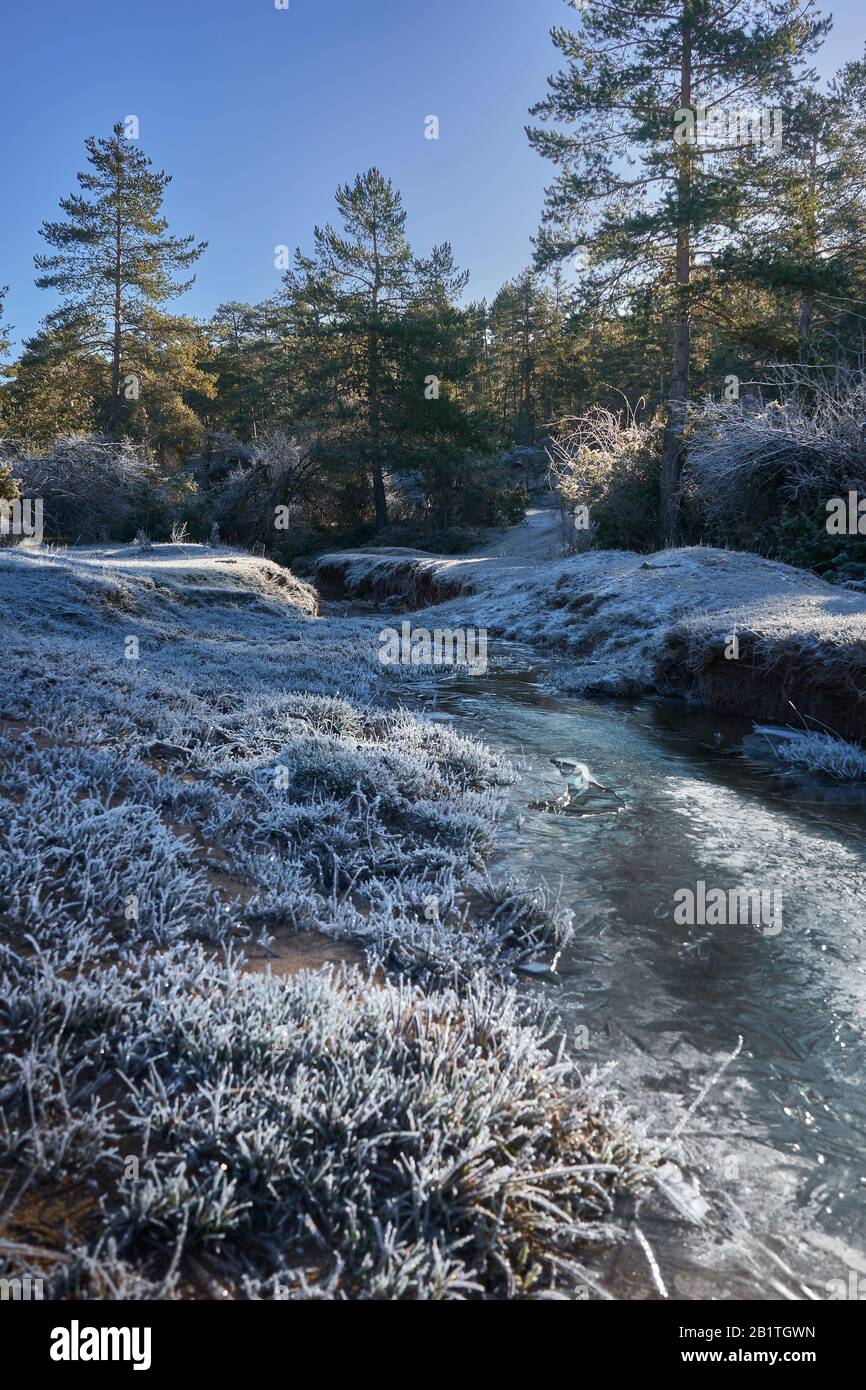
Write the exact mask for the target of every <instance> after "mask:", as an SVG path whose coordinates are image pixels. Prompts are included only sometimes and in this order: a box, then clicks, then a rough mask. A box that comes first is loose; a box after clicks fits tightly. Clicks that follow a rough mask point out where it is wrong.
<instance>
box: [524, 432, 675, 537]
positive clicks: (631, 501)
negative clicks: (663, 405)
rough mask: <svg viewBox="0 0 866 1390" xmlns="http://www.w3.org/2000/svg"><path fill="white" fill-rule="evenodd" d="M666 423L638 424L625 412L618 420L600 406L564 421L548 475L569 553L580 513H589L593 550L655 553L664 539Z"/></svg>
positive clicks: (551, 449)
mask: <svg viewBox="0 0 866 1390" xmlns="http://www.w3.org/2000/svg"><path fill="white" fill-rule="evenodd" d="M661 442H662V422H661V419H660V417H657V418H654V419H653V420H651V421H650V422H648V423H641V422H640V421H639V420H638V417H637V414H636V411H635V410H633V409H632V408H631V407H630V406H627V407H626V408H625V409H624V410H623V411H620V412H618V413H617V414H614V412H613V411H610V410H606V409H605V408H604V407H603V406H600V405H596V406H593V407H592V408H591V409H590V410H588V411H587V412H586V414H585V415H582V416H579V417H578V418H576V419H570V420H565V421H563V422H562V423H561V425H560V427H559V432H558V433H557V434H556V435H554V437H553V438H552V440H551V443H550V446H549V451H548V452H549V456H550V472H551V476H552V478H553V481H554V484H555V486H556V488H557V490H558V492H559V495H560V497H561V499H562V502H563V505H564V509H565V513H566V521H565V527H564V529H565V533H566V536H567V537H568V544H567V549H569V550H571V549H580V548H581V546H580V543H579V542H580V535H579V533H578V534H577V537H576V538H574V537H572V536H571V535H570V534H569V532H570V530H571V529H573V521H574V518H575V516H577V515H578V509H579V508H586V513H587V514H588V519H589V524H590V528H591V538H592V543H593V544H594V545H597V546H600V547H602V548H610V549H622V550H644V551H645V550H654V549H656V548H657V547H658V544H659V538H660V516H659V501H658V478H659V465H660V458H661ZM569 519H571V526H569Z"/></svg>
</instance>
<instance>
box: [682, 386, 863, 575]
mask: <svg viewBox="0 0 866 1390" xmlns="http://www.w3.org/2000/svg"><path fill="white" fill-rule="evenodd" d="M775 380H776V382H777V389H778V393H779V399H778V400H773V401H767V402H765V401H763V400H761V399H760V398H758V397H754V396H751V397H743V398H741V399H740V400H739V401H725V400H722V401H714V400H705V401H703V402H702V403H700V404H698V405H696V406H695V407H694V408H693V409H692V411H691V414H690V428H689V445H688V458H687V464H686V468H685V472H684V483H685V487H686V490H687V492H688V493H689V494H690V496H691V498H692V500H693V502H694V503H695V504H696V506H697V508H698V510H699V512H700V515H701V518H702V522H703V527H704V530H705V533H706V534H707V537H708V539H711V540H720V541H723V542H725V543H727V544H731V545H735V546H741V547H744V548H749V549H754V550H757V551H759V552H761V553H764V554H769V555H772V556H773V557H774V558H777V559H780V560H785V561H787V562H788V563H791V564H798V565H801V566H810V567H813V568H815V569H817V570H819V571H820V572H822V573H823V572H825V571H828V570H833V569H834V568H836V567H837V565H838V564H839V563H842V564H844V563H845V561H846V560H852V559H861V560H866V548H863V547H861V549H862V550H863V553H862V554H856V555H855V554H854V552H855V550H856V549H857V545H856V541H855V544H854V546H852V545H851V544H850V543H849V539H848V538H847V537H842V538H839V537H830V536H828V534H827V530H826V525H825V523H826V517H827V513H826V505H825V504H826V502H827V500H828V499H829V498H831V497H835V496H838V495H845V494H847V492H848V491H849V490H853V491H859V492H860V493H861V494H864V493H866V454H864V439H866V386H864V384H863V382H862V381H859V380H857V379H856V377H854V376H852V375H851V374H847V373H836V374H835V375H834V376H833V378H832V380H831V379H829V378H828V379H826V380H820V379H818V380H816V379H815V374H814V373H806V371H805V369H803V368H798V367H794V366H790V367H780V368H776V369H775ZM831 577H832V575H831Z"/></svg>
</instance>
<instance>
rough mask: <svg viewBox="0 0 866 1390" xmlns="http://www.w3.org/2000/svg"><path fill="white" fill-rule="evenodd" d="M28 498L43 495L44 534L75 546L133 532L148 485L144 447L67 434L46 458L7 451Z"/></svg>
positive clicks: (6, 459) (147, 469) (54, 444)
mask: <svg viewBox="0 0 866 1390" xmlns="http://www.w3.org/2000/svg"><path fill="white" fill-rule="evenodd" d="M4 454H5V456H4V459H3V462H7V463H9V464H10V465H11V468H12V472H13V475H14V476H15V478H16V479H17V480H18V483H19V486H20V489H21V492H22V494H23V495H24V496H25V497H41V498H42V500H43V509H44V526H45V533H46V535H48V536H51V537H54V538H55V539H63V540H66V541H68V542H70V543H73V544H74V543H76V542H87V541H98V540H106V539H114V538H120V537H121V536H123V534H124V533H128V532H129V529H130V527H131V525H132V523H133V519H134V517H135V516H136V514H137V512H138V511H139V509H140V505H141V499H142V496H143V493H144V491H145V489H146V487H147V485H148V482H149V468H150V457H149V455H148V453H147V450H146V449H145V448H143V447H142V446H141V445H136V444H131V443H129V442H128V441H126V440H124V441H122V442H121V443H115V442H113V441H110V440H104V439H99V438H96V437H91V436H83V435H66V436H64V437H62V438H60V439H57V440H55V442H54V443H53V444H52V445H51V446H50V448H49V449H48V450H47V451H46V452H45V453H43V454H37V455H27V454H24V453H14V452H11V451H10V452H6V451H4Z"/></svg>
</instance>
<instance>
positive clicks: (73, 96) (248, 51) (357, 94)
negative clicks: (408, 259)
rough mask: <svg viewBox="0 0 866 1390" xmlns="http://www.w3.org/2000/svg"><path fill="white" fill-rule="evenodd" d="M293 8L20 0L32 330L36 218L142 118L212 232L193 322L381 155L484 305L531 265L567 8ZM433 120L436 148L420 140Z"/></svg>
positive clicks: (536, 2)
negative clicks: (530, 112) (553, 79)
mask: <svg viewBox="0 0 866 1390" xmlns="http://www.w3.org/2000/svg"><path fill="white" fill-rule="evenodd" d="M289 3H290V8H289V9H288V10H287V11H283V10H277V9H275V8H274V3H273V0H141V3H138V4H127V3H109V0H74V3H72V2H71V0H39V3H34V0H31V2H30V3H26V0H23V2H22V0H18V3H12V4H9V5H8V6H7V7H6V13H5V16H4V21H3V30H2V32H3V39H4V45H3V47H4V55H5V62H4V65H3V95H4V98H5V100H4V107H5V111H6V132H7V149H6V157H5V159H4V173H3V181H4V185H5V188H6V192H7V194H8V202H7V203H6V206H5V209H4V212H3V215H2V218H0V284H5V283H7V282H8V283H9V285H10V290H9V296H8V299H7V308H6V318H7V320H8V321H11V323H13V324H14V325H15V330H16V331H15V337H16V340H18V341H20V339H21V338H22V337H24V336H27V335H29V334H30V333H32V332H33V331H34V329H35V328H36V326H37V323H38V321H39V319H40V318H41V317H42V316H43V314H44V313H45V312H46V311H47V310H48V309H49V308H51V307H53V304H54V300H53V298H52V296H51V295H50V294H49V293H48V292H46V291H40V290H37V289H36V288H35V287H34V285H33V255H34V253H35V252H36V251H38V250H40V249H41V242H40V238H39V237H38V235H37V229H38V227H39V224H40V222H42V221H43V219H45V218H54V217H56V216H57V201H58V199H59V198H60V197H61V196H63V195H65V194H67V193H69V192H71V191H72V190H73V188H74V186H75V173H76V171H77V170H78V169H80V168H81V167H82V166H83V164H84V139H85V137H86V136H88V135H104V134H108V132H109V131H110V128H111V125H112V124H113V122H114V121H116V120H119V119H122V118H123V117H125V116H127V115H136V116H138V117H139V119H140V122H141V143H142V148H143V149H144V150H145V151H146V152H147V154H148V155H150V157H151V158H152V159H153V162H154V164H155V165H156V167H157V168H164V169H166V170H167V171H168V172H169V173H171V174H173V175H174V181H173V183H172V184H171V186H170V188H169V190H168V194H167V198H166V211H167V215H168V217H169V220H170V223H171V227H172V230H173V231H175V232H177V233H178V234H186V233H194V234H195V235H196V236H197V237H199V238H205V239H207V240H208V241H209V243H210V245H209V248H208V250H207V251H206V253H205V255H204V257H203V258H202V260H201V261H200V262H199V263H198V267H197V279H196V284H195V286H194V287H193V289H192V290H191V291H190V292H189V294H187V295H186V296H185V297H184V299H183V300H179V301H176V304H177V307H178V309H183V311H185V312H187V313H190V314H195V315H199V316H206V315H208V314H209V313H210V312H211V311H212V310H213V309H214V308H215V307H216V305H217V304H218V303H219V302H220V301H221V300H225V299H241V300H248V301H255V300H258V299H262V298H264V297H266V296H267V295H269V294H270V293H272V291H273V290H274V289H275V288H276V286H277V283H278V279H279V274H278V272H277V271H276V270H275V269H274V264H273V260H274V247H275V246H276V245H278V244H282V243H285V244H286V245H288V246H289V247H290V249H291V250H294V247H295V245H297V244H298V243H300V244H302V245H309V243H310V237H311V232H312V228H313V226H314V224H315V223H316V222H319V223H323V222H325V221H327V220H329V219H330V218H332V216H333V213H334V205H333V195H334V190H335V188H336V186H337V184H338V183H341V182H345V181H346V180H348V179H351V178H353V177H354V175H355V174H356V173H357V172H359V171H360V170H362V169H365V168H368V167H369V166H370V165H371V164H377V165H378V166H379V167H380V168H381V169H382V170H383V171H384V172H385V173H386V174H387V175H388V176H389V177H391V178H393V179H394V181H395V183H396V184H397V186H398V187H399V188H400V189H401V191H402V193H403V198H404V203H405V206H406V208H407V210H408V214H409V220H408V229H409V235H410V239H411V241H412V243H413V245H415V246H416V248H417V249H418V250H419V251H426V250H428V249H429V247H430V246H431V245H432V244H433V243H434V242H435V241H443V240H450V241H451V243H452V245H453V246H454V250H455V255H456V258H457V261H458V264H460V265H461V266H463V267H465V268H466V269H468V270H469V271H470V272H471V280H470V284H469V294H470V295H472V297H480V296H482V295H484V296H490V295H492V294H494V293H495V291H496V290H497V289H498V287H499V285H500V284H501V283H502V282H503V281H505V280H506V279H508V278H510V277H511V276H513V275H515V274H517V272H518V271H519V270H521V269H522V267H523V266H524V265H526V264H527V262H528V260H529V257H530V251H531V248H530V244H529V238H530V236H531V235H532V234H533V233H534V232H535V231H536V229H537V226H538V219H539V212H540V209H541V203H542V193H543V189H544V186H545V183H546V182H549V180H550V178H551V172H552V171H551V166H550V165H548V164H547V163H546V162H545V161H543V160H542V159H541V158H540V157H539V156H538V155H536V154H535V153H533V152H532V151H531V150H530V149H529V146H528V143H527V140H526V136H525V134H524V130H523V127H524V125H525V123H526V120H527V108H528V107H529V106H530V105H531V103H532V102H533V101H535V100H537V99H538V98H539V97H540V96H542V95H543V93H544V88H545V79H546V77H547V75H548V73H550V72H553V71H555V69H556V67H557V62H556V59H557V56H558V55H557V54H556V51H555V50H554V48H553V45H552V44H551V42H550V38H549V34H548V30H549V28H550V26H551V25H552V24H559V23H565V24H568V23H569V21H570V20H573V19H574V18H575V16H574V15H573V13H572V11H571V10H570V9H569V8H568V7H567V5H566V4H565V0H289ZM828 8H830V7H829V6H828ZM832 11H833V13H834V14H835V17H836V23H835V28H834V32H833V34H832V35H831V37H830V40H829V42H828V44H827V45H826V46H825V49H824V50H823V53H822V57H821V60H820V64H819V66H820V68H821V70H822V72H824V73H828V72H832V71H833V70H835V68H836V67H838V66H839V65H840V64H841V63H842V62H844V61H845V60H847V59H849V58H853V57H860V56H862V54H863V46H864V38H866V12H864V9H863V0H839V3H837V4H836V5H834V6H832ZM13 113H14V116H13ZM431 114H435V115H437V116H438V117H439V119H440V122H441V138H440V139H439V141H438V142H436V141H431V140H425V139H424V118H425V116H427V115H431ZM13 121H14V126H15V127H16V129H15V133H14V135H13V134H12V133H11V132H12V126H13Z"/></svg>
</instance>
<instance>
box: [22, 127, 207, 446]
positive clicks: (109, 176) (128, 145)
mask: <svg viewBox="0 0 866 1390" xmlns="http://www.w3.org/2000/svg"><path fill="white" fill-rule="evenodd" d="M85 143H86V147H87V158H88V164H89V165H90V168H89V169H88V170H85V171H84V172H81V173H79V174H78V175H77V179H78V183H79V187H80V190H81V191H80V192H78V193H73V194H70V196H69V197H68V198H63V199H62V200H61V203H60V207H61V209H62V211H63V212H64V213H65V215H66V220H65V221H60V222H45V223H43V225H42V227H41V229H40V234H41V236H42V237H43V238H44V239H45V241H46V242H47V243H48V245H49V246H51V247H53V248H54V253H53V254H52V255H46V256H37V257H36V268H37V270H38V271H39V272H40V273H39V275H38V277H37V280H36V284H37V285H38V286H39V287H40V288H41V289H53V290H57V291H59V293H60V295H61V296H62V303H61V306H60V308H59V309H58V310H57V311H56V312H55V313H53V314H51V315H49V316H48V318H47V320H46V329H47V330H48V331H49V332H52V331H55V330H56V331H60V332H61V333H63V334H66V335H73V336H74V338H75V339H77V341H78V344H79V351H80V352H81V353H82V354H83V355H93V354H95V355H98V356H100V357H103V358H105V359H107V361H108V362H109V363H110V371H109V388H108V399H107V400H106V401H105V402H103V415H104V423H105V426H106V428H107V430H108V431H109V432H110V433H111V434H113V435H115V436H119V435H122V434H123V433H125V432H126V431H127V426H128V423H129V422H128V418H127V417H128V416H129V414H131V413H134V406H135V403H136V402H137V401H138V400H139V399H140V395H139V390H140V385H141V378H142V377H143V375H144V373H145V372H146V368H147V359H148V357H149V356H152V355H153V350H154V348H155V347H156V346H158V343H159V341H160V337H161V336H165V334H166V332H168V333H170V332H171V329H169V328H168V327H167V325H166V323H165V317H166V316H165V315H163V314H161V313H160V309H159V306H160V305H162V304H164V303H165V302H166V301H168V300H171V299H175V298H176V297H177V296H178V295H181V294H183V293H184V292H185V291H186V290H187V289H189V287H190V285H191V284H192V283H193V278H194V277H192V278H189V279H186V280H180V281H178V280H176V279H175V278H174V277H175V275H176V274H177V273H178V272H181V271H184V270H187V269H188V268H189V267H190V266H191V265H192V264H193V263H194V262H195V261H196V260H197V259H198V257H199V256H200V255H201V254H202V252H203V251H204V249H205V246H206V245H207V243H206V242H198V243H196V242H195V239H194V238H193V237H191V236H189V237H174V236H170V235H169V233H168V223H167V222H166V219H165V218H164V217H163V216H162V215H161V208H162V201H163V195H164V192H165V189H166V186H167V185H168V184H169V183H170V181H171V176H170V175H169V174H165V173H162V172H159V173H157V172H155V171H153V170H152V168H151V161H150V160H149V159H148V158H147V156H146V155H145V154H144V153H143V151H142V150H141V149H139V148H138V145H137V143H136V141H135V140H132V139H127V138H126V137H125V135H124V129H123V126H122V125H119V124H118V125H116V126H115V127H114V129H113V132H112V134H111V136H110V137H109V138H108V139H107V140H97V139H93V138H91V139H89V140H87V141H86V142H85Z"/></svg>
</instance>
